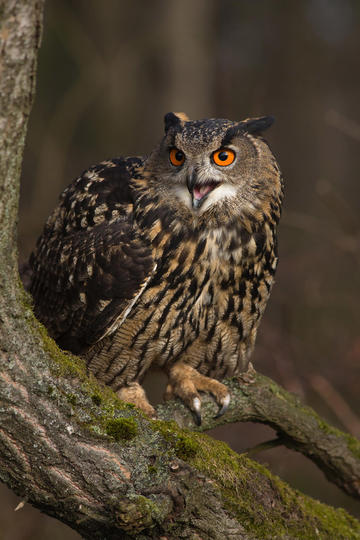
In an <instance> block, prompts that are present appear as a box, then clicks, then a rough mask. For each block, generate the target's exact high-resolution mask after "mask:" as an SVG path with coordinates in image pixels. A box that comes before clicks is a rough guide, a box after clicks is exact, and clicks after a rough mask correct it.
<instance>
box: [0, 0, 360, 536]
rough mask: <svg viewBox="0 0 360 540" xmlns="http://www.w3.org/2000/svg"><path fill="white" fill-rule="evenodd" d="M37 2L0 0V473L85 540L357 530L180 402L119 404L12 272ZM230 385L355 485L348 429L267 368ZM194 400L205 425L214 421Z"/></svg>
mask: <svg viewBox="0 0 360 540" xmlns="http://www.w3.org/2000/svg"><path fill="white" fill-rule="evenodd" d="M42 11H43V2H42V0H26V1H25V0H24V1H22V2H19V1H17V0H3V1H2V2H1V3H0V17H1V28H0V36H1V39H2V44H1V49H0V70H1V77H0V96H1V97H0V99H1V102H0V105H1V109H0V111H1V112H0V128H1V137H2V140H1V148H0V174H1V177H0V195H1V206H0V231H1V232H0V254H1V258H0V291H1V294H0V441H1V442H0V479H1V480H2V481H4V482H6V484H7V485H8V486H9V487H11V488H12V489H13V490H14V491H15V492H16V493H17V494H18V495H20V496H22V497H23V498H24V499H26V500H28V501H29V502H30V503H31V504H33V505H34V506H36V507H38V508H40V509H41V510H42V511H44V512H46V513H48V514H49V515H52V516H54V517H57V518H58V519H60V520H62V521H64V522H65V523H67V524H68V525H70V526H71V527H73V528H74V529H75V530H77V531H78V532H79V533H80V534H81V535H82V536H83V537H84V538H89V539H90V538H91V539H95V538H101V539H118V538H119V539H120V538H124V539H127V538H134V537H136V538H139V539H145V538H167V539H169V540H170V539H175V538H192V539H196V538H199V539H200V538H202V539H207V538H209V539H210V538H211V539H218V538H219V539H223V538H233V539H244V540H245V539H256V538H259V539H264V538H274V537H276V538H284V539H285V538H300V537H302V538H304V537H305V538H314V537H316V538H324V539H325V538H326V539H329V538H330V539H331V538H334V539H335V538H336V539H340V538H343V539H346V540H349V539H351V538H354V539H356V538H360V523H359V522H358V521H357V520H355V519H354V518H352V517H351V516H349V515H348V514H346V512H344V511H342V510H335V509H333V508H331V507H327V506H326V505H322V504H321V503H318V502H316V501H313V500H311V499H310V498H308V497H305V496H304V495H302V494H300V493H298V492H296V491H294V490H292V489H291V488H290V487H289V486H287V485H286V484H284V483H283V482H282V481H281V480H279V479H278V478H276V477H275V476H273V475H272V474H270V473H269V472H268V471H267V470H266V469H265V468H263V467H261V466H260V465H258V464H256V463H255V462H252V461H251V460H250V459H248V458H247V457H246V456H245V455H241V456H239V455H237V454H236V453H234V452H232V451H231V450H230V449H229V448H228V447H227V446H226V445H225V444H224V443H221V442H218V441H215V440H213V439H211V438H209V437H207V436H206V435H204V434H202V433H197V432H192V431H190V430H188V429H183V428H182V427H180V426H181V425H182V426H185V425H188V426H190V427H191V428H193V425H192V423H191V417H190V415H189V414H188V413H187V411H185V410H184V408H183V406H182V404H180V403H179V402H169V403H168V404H166V405H164V406H161V407H159V418H167V419H173V418H176V420H178V422H179V424H180V426H179V425H178V424H176V423H175V422H166V421H164V420H158V421H151V420H149V419H148V418H147V417H145V416H144V415H143V414H142V413H141V412H140V411H138V410H136V409H135V408H133V407H132V406H130V405H127V404H124V403H123V402H121V401H119V400H118V399H117V397H116V396H115V395H114V394H113V393H112V392H111V391H110V390H109V389H105V388H102V387H101V386H99V385H98V383H97V382H96V381H95V380H94V379H92V378H91V377H88V376H87V375H86V373H85V368H84V365H83V363H82V361H81V360H79V359H77V358H75V357H72V356H70V355H68V354H65V353H63V352H61V351H60V350H59V349H58V348H57V347H56V345H55V343H54V342H53V341H52V340H51V339H50V338H49V337H48V336H47V334H46V331H45V330H44V328H43V327H42V326H41V325H40V324H39V323H38V321H36V319H35V318H34V316H33V313H32V310H31V305H30V301H29V298H28V297H27V295H26V294H25V293H24V291H23V289H22V287H21V284H20V280H19V278H18V274H17V254H16V242H15V236H16V215H17V205H18V190H19V187H18V185H19V171H20V165H21V156H22V151H23V146H24V139H25V133H26V125H27V119H28V115H29V112H30V108H31V104H32V100H33V96H34V81H35V70H36V54H37V48H38V46H39V38H40V33H41V31H40V30H41V21H42ZM250 375H251V374H250ZM229 387H230V388H231V391H232V393H233V397H234V400H233V405H232V408H231V410H230V411H229V413H228V414H227V416H226V417H225V420H227V421H234V420H239V419H246V420H248V419H252V420H254V421H265V422H267V423H269V424H270V425H272V426H273V427H275V429H277V430H278V431H279V432H281V434H282V437H283V438H284V440H285V441H286V444H287V445H290V446H291V445H293V446H294V447H296V448H297V449H299V450H301V451H303V452H304V453H305V454H306V455H309V456H315V457H313V459H314V460H315V461H316V462H320V463H322V464H323V466H324V468H325V469H326V470H327V472H328V474H329V476H331V475H332V476H333V477H334V478H337V479H339V478H342V479H343V481H337V483H338V484H343V485H344V487H345V486H346V489H347V491H348V492H351V493H353V494H355V495H358V494H359V489H358V487H359V468H358V466H359V464H358V461H359V454H358V446H356V444H357V443H356V442H355V441H354V440H353V439H350V438H348V437H347V436H346V435H342V434H339V433H338V432H336V431H335V430H333V429H332V428H324V424H323V423H322V422H321V421H320V420H319V419H318V418H317V417H316V415H315V413H312V412H311V411H309V410H307V409H304V408H302V407H301V406H300V405H299V404H298V403H297V402H296V401H295V399H294V398H292V397H289V395H288V394H286V393H284V392H283V391H282V390H281V389H279V388H278V387H277V386H276V385H275V384H274V383H272V382H269V381H268V380H266V379H265V378H262V377H260V376H257V375H253V376H250V378H248V380H247V381H246V380H245V382H244V381H243V383H242V385H241V387H239V384H238V382H237V381H231V382H230V383H229ZM205 401H206V405H205V414H204V423H203V428H205V429H207V428H209V427H211V426H212V425H214V421H213V420H211V417H210V414H213V411H212V409H211V407H212V405H211V404H210V401H209V400H205ZM238 406H239V409H238ZM239 411H240V412H239ZM300 421H301V422H300ZM299 423H300V426H299ZM335 442H336V444H334V443H335ZM332 445H333V446H332ZM344 463H347V467H345V466H343V464H344ZM329 471H330V472H329ZM356 486H357V487H356Z"/></svg>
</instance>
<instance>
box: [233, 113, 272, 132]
mask: <svg viewBox="0 0 360 540" xmlns="http://www.w3.org/2000/svg"><path fill="white" fill-rule="evenodd" d="M274 122H275V118H274V117H273V116H260V117H259V118H248V119H247V120H244V121H243V122H240V125H241V126H242V128H243V130H244V131H247V132H248V133H261V132H262V131H264V130H265V129H268V128H269V127H270V126H272V125H273V123H274ZM239 127H240V126H239Z"/></svg>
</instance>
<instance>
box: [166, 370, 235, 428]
mask: <svg viewBox="0 0 360 540" xmlns="http://www.w3.org/2000/svg"><path fill="white" fill-rule="evenodd" d="M198 391H200V392H210V393H211V394H212V395H213V396H214V398H215V400H216V402H217V403H218V404H219V405H220V409H219V412H218V413H217V415H216V416H215V418H218V417H219V416H221V415H223V414H224V413H225V412H226V410H227V408H228V407H229V403H230V394H229V391H228V389H227V387H226V386H225V385H224V384H222V383H220V382H219V381H216V380H215V379H211V378H210V377H206V376H205V375H201V374H200V373H199V372H198V371H196V369H194V368H192V367H191V366H188V365H186V364H183V363H177V364H175V365H174V366H173V367H172V368H171V369H170V371H169V383H168V385H167V387H166V391H165V395H164V399H166V400H167V399H171V398H173V397H174V396H178V397H179V398H181V399H182V400H183V401H184V403H185V404H186V405H187V406H188V407H189V408H190V410H191V411H192V412H193V413H194V416H195V421H196V423H197V425H198V426H200V424H201V399H200V395H199V393H198Z"/></svg>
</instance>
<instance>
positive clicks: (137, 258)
mask: <svg viewBox="0 0 360 540" xmlns="http://www.w3.org/2000/svg"><path fill="white" fill-rule="evenodd" d="M270 123H271V122H270V120H266V119H265V120H264V121H263V119H260V120H258V119H256V120H255V123H253V122H252V120H251V119H250V120H246V121H244V122H243V123H234V122H231V121H228V120H214V119H211V120H206V121H197V122H188V121H186V119H184V117H181V119H180V117H176V116H175V115H173V114H171V115H170V116H168V118H167V120H166V134H165V137H164V140H163V141H162V143H161V144H160V146H159V147H157V148H156V149H155V150H154V151H153V152H152V153H151V154H150V156H149V157H148V158H146V159H145V158H127V159H123V158H119V159H112V160H109V161H105V162H103V163H101V164H99V165H97V166H95V167H92V168H90V169H89V170H87V171H85V172H84V173H83V174H82V175H81V176H80V177H79V178H78V179H77V180H75V182H73V183H72V184H71V185H70V186H69V187H68V188H67V189H65V191H64V192H63V194H62V195H61V197H60V201H59V204H58V206H57V208H56V209H55V210H54V212H53V213H52V215H51V216H50V217H49V219H48V221H47V223H46V225H45V228H44V231H43V234H42V236H41V237H40V238H39V240H38V243H37V247H36V249H35V251H34V253H33V254H32V256H31V259H30V267H31V276H32V277H31V285H30V291H31V293H32V295H33V298H34V306H35V313H36V315H37V317H38V318H39V319H40V320H41V321H42V322H43V323H44V324H45V325H46V327H47V328H48V330H49V333H50V335H51V336H52V337H53V338H54V339H55V340H56V341H57V342H58V344H59V345H60V346H61V347H62V348H64V349H68V350H70V351H72V352H75V353H77V354H80V355H82V356H83V357H84V358H85V360H86V363H87V366H88V369H89V370H90V371H91V372H93V373H94V374H95V375H96V377H97V378H98V379H99V380H101V381H103V382H104V383H106V384H108V385H110V386H111V387H112V388H113V389H115V390H116V391H119V392H120V391H121V390H122V389H123V388H124V387H126V386H127V385H131V384H134V383H138V382H141V380H142V379H143V377H144V375H145V373H146V372H147V370H148V369H149V368H150V366H152V365H157V366H160V367H161V368H162V369H164V370H165V371H166V373H168V374H170V375H171V373H172V370H173V367H174V366H177V365H180V364H181V365H186V366H189V367H190V368H194V369H195V370H197V372H198V373H199V374H201V375H202V376H206V377H211V378H214V379H218V380H219V379H220V380H221V379H223V378H224V377H227V376H234V375H238V374H240V373H241V372H243V371H244V370H246V369H247V366H248V363H249V358H250V355H251V352H252V350H253V347H254V343H255V338H256V333H257V329H258V325H259V322H260V319H261V317H262V315H263V312H264V309H265V307H266V303H267V300H268V298H269V295H270V291H271V288H272V285H273V280H274V274H275V270H276V266H277V261H278V257H277V225H278V221H279V218H280V212H281V202H282V192H283V184H282V179H281V175H280V172H279V168H278V165H277V162H276V160H275V158H274V156H273V155H272V153H271V151H270V150H269V147H268V145H267V144H266V142H265V141H263V139H262V138H261V137H260V136H259V134H257V133H256V130H257V129H260V128H261V127H262V126H267V125H270ZM224 143H226V145H229V144H230V145H231V148H233V149H234V151H235V152H238V157H237V159H236V162H235V164H234V166H232V167H231V168H229V169H228V172H226V174H227V176H225V173H223V172H222V171H220V172H219V171H218V170H215V168H214V167H215V166H213V165H211V155H212V152H213V151H214V150H216V148H219V147H220V148H221V147H222V145H223V144H224ZM174 146H176V147H178V148H180V149H181V151H182V152H183V153H184V155H185V156H186V159H185V162H184V166H183V169H180V168H179V169H174V168H172V165H171V164H170V163H169V159H168V152H169V149H170V148H172V147H174ZM203 156H205V157H203ZM192 163H193V164H194V165H192ZM186 167H189V169H186ZM191 167H192V168H191ZM187 170H188V172H186V171H187ZM201 171H203V172H201ZM209 171H210V172H209ZM200 173H201V174H200ZM194 175H198V177H199V178H200V179H201V180H199V181H201V182H203V181H204V180H203V179H204V178H205V181H206V178H207V175H210V176H209V182H211V186H212V188H211V190H205V191H206V193H208V192H210V191H212V190H213V193H210V195H209V196H210V197H211V196H214V202H213V203H212V204H208V205H207V206H206V205H204V208H205V210H204V211H202V210H201V205H198V204H197V205H196V207H194V208H195V209H192V208H191V207H189V204H191V202H190V203H189V202H188V201H190V194H189V192H188V191H187V187H186V185H188V186H189V185H190V184H189V182H190V181H189V178H190V177H191V181H192V182H193V181H194V180H193V179H194ZM211 175H213V176H211ZM214 178H215V180H214ZM219 178H220V180H219ZM216 182H221V183H226V185H228V186H231V189H230V188H228V189H226V190H223V192H222V191H221V190H218V193H219V194H220V195H216V185H217V184H216ZM213 186H215V188H214V189H213ZM189 189H190V188H189ZM179 193H180V196H179ZM221 193H223V196H221ZM233 193H234V195H231V196H230V195H229V194H233ZM207 196H208V195H207ZM216 197H218V199H217V198H216ZM199 207H200V209H199ZM190 368H189V369H190ZM190 373H191V371H190ZM209 380H212V379H209ZM175 382H176V381H175ZM200 383H201V384H202V386H201V388H200V389H201V390H204V388H205V387H206V385H205V386H204V380H201V381H200V382H199V384H200ZM221 386H222V385H221ZM183 387H184V385H183ZM183 387H182V390H181V391H182V392H183V394H184V392H185V390H184V388H185V387H184V388H183ZM208 388H209V391H211V392H212V393H213V394H214V395H216V392H217V390H212V387H211V385H209V387H208ZM220 393H221V392H220ZM183 394H181V393H180V394H179V395H183ZM193 395H195V396H197V394H193ZM141 396H142V397H141V400H143V394H141ZM196 399H197V398H196ZM141 400H140V401H139V402H138V401H136V399H134V400H133V401H134V402H136V403H137V404H138V403H140V406H142V407H143V408H144V410H147V409H146V405H145V406H144V401H141ZM145 402H146V398H145ZM219 402H221V400H220V399H219ZM225 402H226V403H228V398H226V399H223V403H225ZM195 403H196V402H195ZM149 407H150V405H149Z"/></svg>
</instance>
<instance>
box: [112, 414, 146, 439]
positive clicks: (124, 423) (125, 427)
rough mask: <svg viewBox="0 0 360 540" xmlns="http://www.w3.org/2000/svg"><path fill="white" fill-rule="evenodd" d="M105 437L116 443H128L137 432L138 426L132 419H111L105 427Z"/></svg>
mask: <svg viewBox="0 0 360 540" xmlns="http://www.w3.org/2000/svg"><path fill="white" fill-rule="evenodd" d="M105 431H106V433H107V435H109V436H110V437H113V438H114V439H115V440H116V441H121V440H123V441H129V440H131V439H133V438H134V437H135V436H136V435H137V432H138V425H137V423H136V421H135V420H134V419H133V418H112V419H111V420H108V422H107V423H106V425H105Z"/></svg>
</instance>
